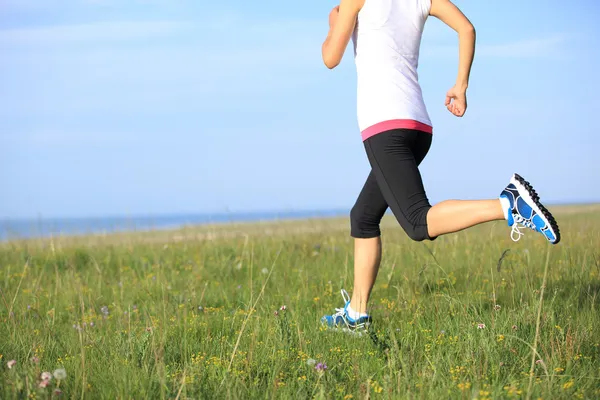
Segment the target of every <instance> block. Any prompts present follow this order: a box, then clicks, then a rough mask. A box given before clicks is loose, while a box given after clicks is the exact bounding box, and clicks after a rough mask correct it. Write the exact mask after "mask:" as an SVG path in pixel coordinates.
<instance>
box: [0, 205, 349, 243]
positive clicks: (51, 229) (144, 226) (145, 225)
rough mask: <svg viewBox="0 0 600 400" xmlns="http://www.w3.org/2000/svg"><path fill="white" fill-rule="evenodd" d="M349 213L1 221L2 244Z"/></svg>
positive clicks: (290, 212)
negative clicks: (25, 240) (61, 237)
mask: <svg viewBox="0 0 600 400" xmlns="http://www.w3.org/2000/svg"><path fill="white" fill-rule="evenodd" d="M348 212H349V211H348V210H339V209H337V210H317V211H289V212H255V213H227V214H225V213H223V214H188V215H155V216H137V217H105V218H98V217H96V218H48V219H45V218H39V219H0V241H7V240H15V239H28V238H39V237H49V236H51V235H53V236H58V235H85V234H95V233H111V232H126V231H129V232H135V231H148V230H155V229H167V228H179V227H183V226H189V225H203V224H210V223H227V222H253V221H276V220H279V219H281V220H285V219H297V218H327V217H338V216H346V215H348Z"/></svg>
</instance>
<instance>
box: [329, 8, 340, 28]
mask: <svg viewBox="0 0 600 400" xmlns="http://www.w3.org/2000/svg"><path fill="white" fill-rule="evenodd" d="M339 16H340V6H335V7H333V10H331V12H330V13H329V29H331V28H333V27H334V26H335V24H336V22H337V19H338V17H339Z"/></svg>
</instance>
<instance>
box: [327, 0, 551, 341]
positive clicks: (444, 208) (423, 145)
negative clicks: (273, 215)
mask: <svg viewBox="0 0 600 400" xmlns="http://www.w3.org/2000/svg"><path fill="white" fill-rule="evenodd" d="M430 15H431V16H434V17H436V18H439V19H440V20H441V21H443V22H444V23H445V24H446V25H448V26H449V27H450V28H452V29H454V30H455V31H456V32H457V33H458V36H459V69H458V77H457V79H456V83H455V85H454V86H453V87H452V88H451V89H450V90H449V91H448V93H447V94H446V101H445V105H446V108H447V109H448V111H449V112H451V113H452V114H454V115H455V116H457V117H462V116H463V115H464V113H465V111H466V109H467V97H466V91H467V87H468V84H469V75H470V72H471V65H472V62H473V56H474V48H475V29H474V28H473V25H472V24H471V23H470V21H469V20H468V19H467V18H466V17H465V16H464V14H463V13H462V12H461V11H460V10H459V9H458V8H457V7H456V6H455V5H454V4H452V3H451V2H450V1H449V0H341V3H340V5H339V6H337V7H335V8H334V9H333V10H332V11H331V13H330V15H329V27H330V29H329V34H328V35H327V39H326V40H325V42H324V43H323V48H322V55H323V61H324V62H325V65H326V66H327V67H328V68H330V69H333V68H335V67H336V66H337V65H338V64H339V63H340V61H341V59H342V56H343V54H344V51H345V49H346V47H347V45H348V43H349V41H350V38H351V37H352V39H353V42H354V56H355V63H356V70H357V79H358V81H357V89H358V90H357V111H358V125H359V129H360V131H361V135H362V140H363V144H364V147H365V150H366V153H367V157H368V159H369V163H370V165H371V172H370V174H369V176H368V178H367V180H366V182H365V184H364V187H363V189H362V191H361V193H360V194H359V196H358V199H357V201H356V203H355V205H354V207H353V208H352V211H351V213H350V220H351V236H352V237H353V238H354V239H355V242H354V243H355V250H354V252H355V257H354V292H353V295H352V298H351V299H350V298H349V296H348V294H347V293H346V291H345V290H342V296H343V297H344V301H345V303H346V304H345V306H344V308H340V309H336V311H337V312H336V313H335V314H333V315H326V316H324V317H323V318H322V319H321V321H322V322H323V323H324V324H326V325H329V326H342V327H346V328H349V329H362V328H365V327H366V326H367V325H368V324H369V323H370V321H371V318H370V316H369V315H368V314H367V302H368V300H369V296H370V294H371V290H372V288H373V285H374V283H375V279H376V277H377V272H378V269H379V263H380V260H381V238H380V236H381V232H380V229H379V223H380V221H381V218H382V217H383V215H384V214H385V212H386V210H387V208H388V207H389V208H390V209H391V210H392V212H393V214H394V216H395V217H396V219H397V220H398V222H399V223H400V225H401V226H402V228H403V229H404V230H405V231H406V233H407V234H408V236H409V237H410V238H411V239H413V240H415V241H422V240H434V239H435V238H437V237H438V236H440V235H444V234H448V233H452V232H457V231H460V230H463V229H466V228H469V227H471V226H474V225H477V224H481V223H484V222H488V221H495V220H503V219H504V220H507V221H508V226H510V227H512V233H511V237H512V238H513V240H515V241H517V240H519V238H520V237H521V236H522V235H523V233H522V232H521V231H520V230H519V227H520V226H523V227H526V228H529V229H532V230H535V231H537V232H540V233H541V234H543V235H544V237H545V238H546V239H547V240H548V241H549V242H550V243H553V244H557V243H558V242H559V241H560V233H559V229H558V226H557V224H556V221H555V220H554V218H553V217H552V215H551V214H550V212H548V210H547V209H546V208H545V207H544V206H543V205H542V204H541V203H540V201H539V197H538V196H537V194H536V193H535V191H534V190H533V188H532V187H531V186H530V185H529V183H528V182H526V181H525V180H524V179H523V178H522V177H520V176H519V175H517V174H514V175H513V176H512V178H511V180H510V183H509V184H508V186H507V187H506V188H505V189H504V190H503V191H502V192H501V194H500V196H499V198H496V199H492V200H477V201H461V200H448V201H444V202H441V203H439V204H436V205H434V206H433V207H432V206H431V205H430V203H429V200H428V199H427V196H426V193H425V189H424V188H423V182H422V180H421V175H420V173H419V169H418V166H419V164H420V163H421V161H423V159H424V158H425V156H426V154H427V152H428V150H429V147H430V145H431V140H432V132H433V128H432V124H431V121H430V119H429V115H428V112H427V108H426V107H425V104H424V101H423V96H422V93H421V87H420V85H419V81H418V75H417V66H418V61H419V48H420V44H421V36H422V33H423V27H424V25H425V21H426V20H427V18H428V16H430Z"/></svg>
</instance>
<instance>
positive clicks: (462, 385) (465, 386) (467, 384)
mask: <svg viewBox="0 0 600 400" xmlns="http://www.w3.org/2000/svg"><path fill="white" fill-rule="evenodd" d="M458 388H459V389H460V390H462V391H463V392H464V391H465V390H467V389H470V388H471V382H465V383H459V384H458Z"/></svg>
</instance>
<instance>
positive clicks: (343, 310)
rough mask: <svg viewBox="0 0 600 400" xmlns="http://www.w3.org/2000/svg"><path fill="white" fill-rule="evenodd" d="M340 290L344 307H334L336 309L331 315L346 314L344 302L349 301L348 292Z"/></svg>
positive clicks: (339, 315)
mask: <svg viewBox="0 0 600 400" xmlns="http://www.w3.org/2000/svg"><path fill="white" fill-rule="evenodd" d="M341 292H342V297H343V299H344V307H342V308H336V309H335V311H337V312H336V313H335V314H333V317H341V316H344V315H345V314H346V306H345V305H346V304H348V302H349V301H350V295H349V294H348V292H346V290H345V289H342V290H341Z"/></svg>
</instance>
